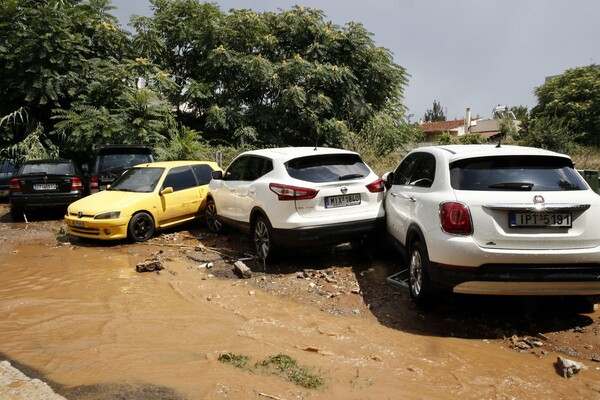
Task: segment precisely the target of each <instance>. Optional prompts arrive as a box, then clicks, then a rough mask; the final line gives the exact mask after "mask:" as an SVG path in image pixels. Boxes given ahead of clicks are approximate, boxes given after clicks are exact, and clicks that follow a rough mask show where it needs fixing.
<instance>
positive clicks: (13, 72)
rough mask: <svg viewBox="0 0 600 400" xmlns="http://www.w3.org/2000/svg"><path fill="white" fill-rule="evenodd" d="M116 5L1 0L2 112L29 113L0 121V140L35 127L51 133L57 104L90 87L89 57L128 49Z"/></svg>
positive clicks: (18, 138)
mask: <svg viewBox="0 0 600 400" xmlns="http://www.w3.org/2000/svg"><path fill="white" fill-rule="evenodd" d="M111 9H112V7H111V6H110V1H109V0H89V1H85V2H84V1H80V0H4V1H2V2H0V38H2V42H0V117H3V116H11V115H16V114H15V113H17V114H21V115H24V114H26V118H22V119H20V120H19V121H18V123H13V124H4V125H2V126H0V129H1V130H2V132H1V133H2V137H3V142H1V143H0V146H10V145H14V144H16V143H19V142H22V141H23V140H25V139H26V137H27V136H28V135H29V134H31V133H33V132H37V134H40V132H41V133H42V135H46V137H47V135H48V132H50V131H51V130H52V127H53V121H52V120H51V115H52V110H53V109H55V108H63V109H66V108H69V107H70V104H71V102H72V101H73V100H74V99H76V98H77V96H78V95H79V94H80V93H81V92H82V91H85V90H87V84H88V80H89V75H88V74H89V72H90V60H92V59H110V58H114V57H121V56H122V55H124V54H127V50H128V43H129V42H128V37H127V34H126V33H125V32H124V31H123V30H121V29H120V28H118V27H117V26H118V25H117V20H116V18H115V17H114V16H112V15H110V14H109V13H108V11H109V10H111ZM15 121H16V120H13V122H15Z"/></svg>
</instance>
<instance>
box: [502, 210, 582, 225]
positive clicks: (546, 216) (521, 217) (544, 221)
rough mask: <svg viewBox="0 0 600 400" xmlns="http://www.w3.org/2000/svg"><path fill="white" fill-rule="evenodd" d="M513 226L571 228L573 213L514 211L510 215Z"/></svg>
mask: <svg viewBox="0 0 600 400" xmlns="http://www.w3.org/2000/svg"><path fill="white" fill-rule="evenodd" d="M508 219H509V224H510V226H511V227H542V228H544V227H559V228H570V227H571V224H572V219H573V217H572V215H571V213H520V212H512V213H509V216H508Z"/></svg>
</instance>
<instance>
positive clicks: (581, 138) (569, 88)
mask: <svg viewBox="0 0 600 400" xmlns="http://www.w3.org/2000/svg"><path fill="white" fill-rule="evenodd" d="M535 94H536V96H537V98H538V104H537V105H536V106H535V107H534V108H533V110H532V111H531V119H532V120H535V119H540V118H543V121H540V122H538V123H537V126H542V125H551V126H553V127H560V129H558V130H557V131H556V132H562V131H563V130H564V131H565V132H564V133H565V134H566V135H569V136H570V138H571V140H577V141H578V142H582V143H587V144H596V145H600V66H599V65H595V64H594V65H590V66H587V67H578V68H573V69H569V70H567V71H565V73H563V74H562V75H560V76H556V77H553V78H551V79H549V80H548V81H547V82H546V83H544V84H543V85H542V86H540V87H537V88H536V89H535ZM551 120H557V121H559V122H557V123H551ZM530 134H531V132H530ZM565 140H566V138H565Z"/></svg>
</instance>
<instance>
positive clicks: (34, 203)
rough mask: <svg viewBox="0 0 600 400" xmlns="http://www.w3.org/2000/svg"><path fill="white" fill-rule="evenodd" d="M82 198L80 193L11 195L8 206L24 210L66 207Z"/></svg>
mask: <svg viewBox="0 0 600 400" xmlns="http://www.w3.org/2000/svg"><path fill="white" fill-rule="evenodd" d="M81 198H83V194H82V193H81V192H75V193H61V194H35V195H34V194H31V195H30V194H27V195H23V194H14V193H13V194H11V195H10V197H9V201H10V206H11V207H12V208H15V209H20V210H25V209H34V208H51V207H67V206H68V205H69V204H71V203H73V202H74V201H77V200H79V199H81Z"/></svg>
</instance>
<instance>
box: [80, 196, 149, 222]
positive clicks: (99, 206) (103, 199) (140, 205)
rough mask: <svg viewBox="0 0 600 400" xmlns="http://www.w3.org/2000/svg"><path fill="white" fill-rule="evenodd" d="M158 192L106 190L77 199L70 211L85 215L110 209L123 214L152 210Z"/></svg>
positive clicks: (96, 213)
mask: <svg viewBox="0 0 600 400" xmlns="http://www.w3.org/2000/svg"><path fill="white" fill-rule="evenodd" d="M157 197H158V196H157V194H156V193H134V192H119V191H112V190H105V191H102V192H98V193H94V194H92V195H90V196H87V197H84V198H83V199H81V200H77V201H76V202H74V203H72V204H71V205H70V206H69V212H70V213H75V214H77V213H78V212H82V213H83V215H98V214H101V213H105V212H109V211H120V212H121V216H125V215H131V213H132V212H134V211H137V210H143V209H148V210H151V209H152V208H153V206H154V199H156V198H157Z"/></svg>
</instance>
